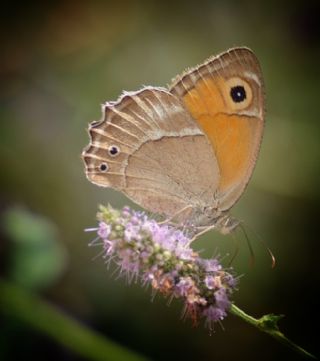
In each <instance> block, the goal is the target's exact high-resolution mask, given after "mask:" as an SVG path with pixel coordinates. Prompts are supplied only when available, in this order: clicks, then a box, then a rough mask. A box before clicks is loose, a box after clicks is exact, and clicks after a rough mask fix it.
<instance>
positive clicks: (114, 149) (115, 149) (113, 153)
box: [108, 145, 120, 157]
mask: <svg viewBox="0 0 320 361" xmlns="http://www.w3.org/2000/svg"><path fill="white" fill-rule="evenodd" d="M108 152H109V154H110V155H111V157H115V156H116V155H117V154H118V153H119V152H120V149H119V147H117V146H116V145H111V146H110V147H109V148H108Z"/></svg>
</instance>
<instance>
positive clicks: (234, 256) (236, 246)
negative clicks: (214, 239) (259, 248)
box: [228, 233, 240, 267]
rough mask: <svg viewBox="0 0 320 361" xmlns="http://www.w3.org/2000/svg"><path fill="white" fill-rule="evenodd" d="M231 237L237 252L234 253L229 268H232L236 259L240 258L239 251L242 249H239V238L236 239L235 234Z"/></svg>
mask: <svg viewBox="0 0 320 361" xmlns="http://www.w3.org/2000/svg"><path fill="white" fill-rule="evenodd" d="M231 237H232V240H233V243H234V245H235V250H234V252H233V255H232V256H231V259H230V262H229V264H228V267H231V265H232V263H233V261H234V260H235V259H236V257H237V256H238V254H239V250H240V247H239V238H237V237H235V235H234V234H233V233H231Z"/></svg>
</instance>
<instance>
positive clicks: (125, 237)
mask: <svg viewBox="0 0 320 361" xmlns="http://www.w3.org/2000/svg"><path fill="white" fill-rule="evenodd" d="M98 220H99V228H98V229H97V233H98V236H99V237H100V238H101V239H102V241H103V242H102V243H103V247H104V251H105V253H104V256H105V257H106V258H108V259H110V260H111V259H112V260H113V261H114V262H115V263H116V264H118V265H119V267H120V272H121V273H122V274H125V275H126V276H127V278H128V280H132V279H138V278H140V280H141V282H142V284H148V285H151V287H152V288H153V290H154V291H158V292H160V293H163V294H165V295H166V296H169V297H170V296H171V297H172V298H173V297H175V298H180V299H182V300H183V302H184V304H185V315H186V316H189V317H191V318H192V319H193V322H194V323H197V322H198V320H199V319H200V318H205V320H206V324H207V325H208V326H209V327H210V328H212V325H213V323H214V322H217V321H221V320H222V319H223V318H224V317H225V316H226V314H227V311H228V309H229V308H230V305H231V301H230V296H231V294H232V292H233V291H234V289H235V286H236V279H235V278H234V276H233V275H232V274H231V273H230V272H228V271H227V270H225V269H223V267H222V265H221V264H220V262H219V260H218V259H217V258H213V259H202V258H200V256H199V254H198V253H196V252H195V251H194V250H193V249H192V248H191V247H190V238H189V237H188V236H187V235H186V234H185V233H184V232H182V231H181V230H180V229H178V228H175V227H173V226H170V225H168V224H159V223H157V222H156V221H155V220H153V219H150V218H149V217H148V216H147V215H146V214H145V213H144V212H137V211H134V210H131V209H130V208H129V207H124V208H123V209H122V210H121V211H118V210H115V209H114V208H112V207H111V206H108V207H101V208H100V212H99V213H98Z"/></svg>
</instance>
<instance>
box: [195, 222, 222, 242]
mask: <svg viewBox="0 0 320 361" xmlns="http://www.w3.org/2000/svg"><path fill="white" fill-rule="evenodd" d="M196 228H197V229H198V231H197V232H196V233H195V235H194V236H193V238H192V239H191V240H190V243H192V242H193V241H195V240H196V239H197V238H198V237H200V236H202V235H203V234H205V233H207V232H209V231H211V229H215V228H216V225H215V224H211V225H210V226H205V227H196Z"/></svg>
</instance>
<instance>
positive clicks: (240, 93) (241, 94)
mask: <svg viewBox="0 0 320 361" xmlns="http://www.w3.org/2000/svg"><path fill="white" fill-rule="evenodd" d="M230 96H231V98H232V100H233V101H234V102H235V103H241V102H243V101H244V100H245V99H246V98H247V94H246V91H245V89H244V87H243V86H242V85H237V86H233V87H232V88H231V90H230Z"/></svg>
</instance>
